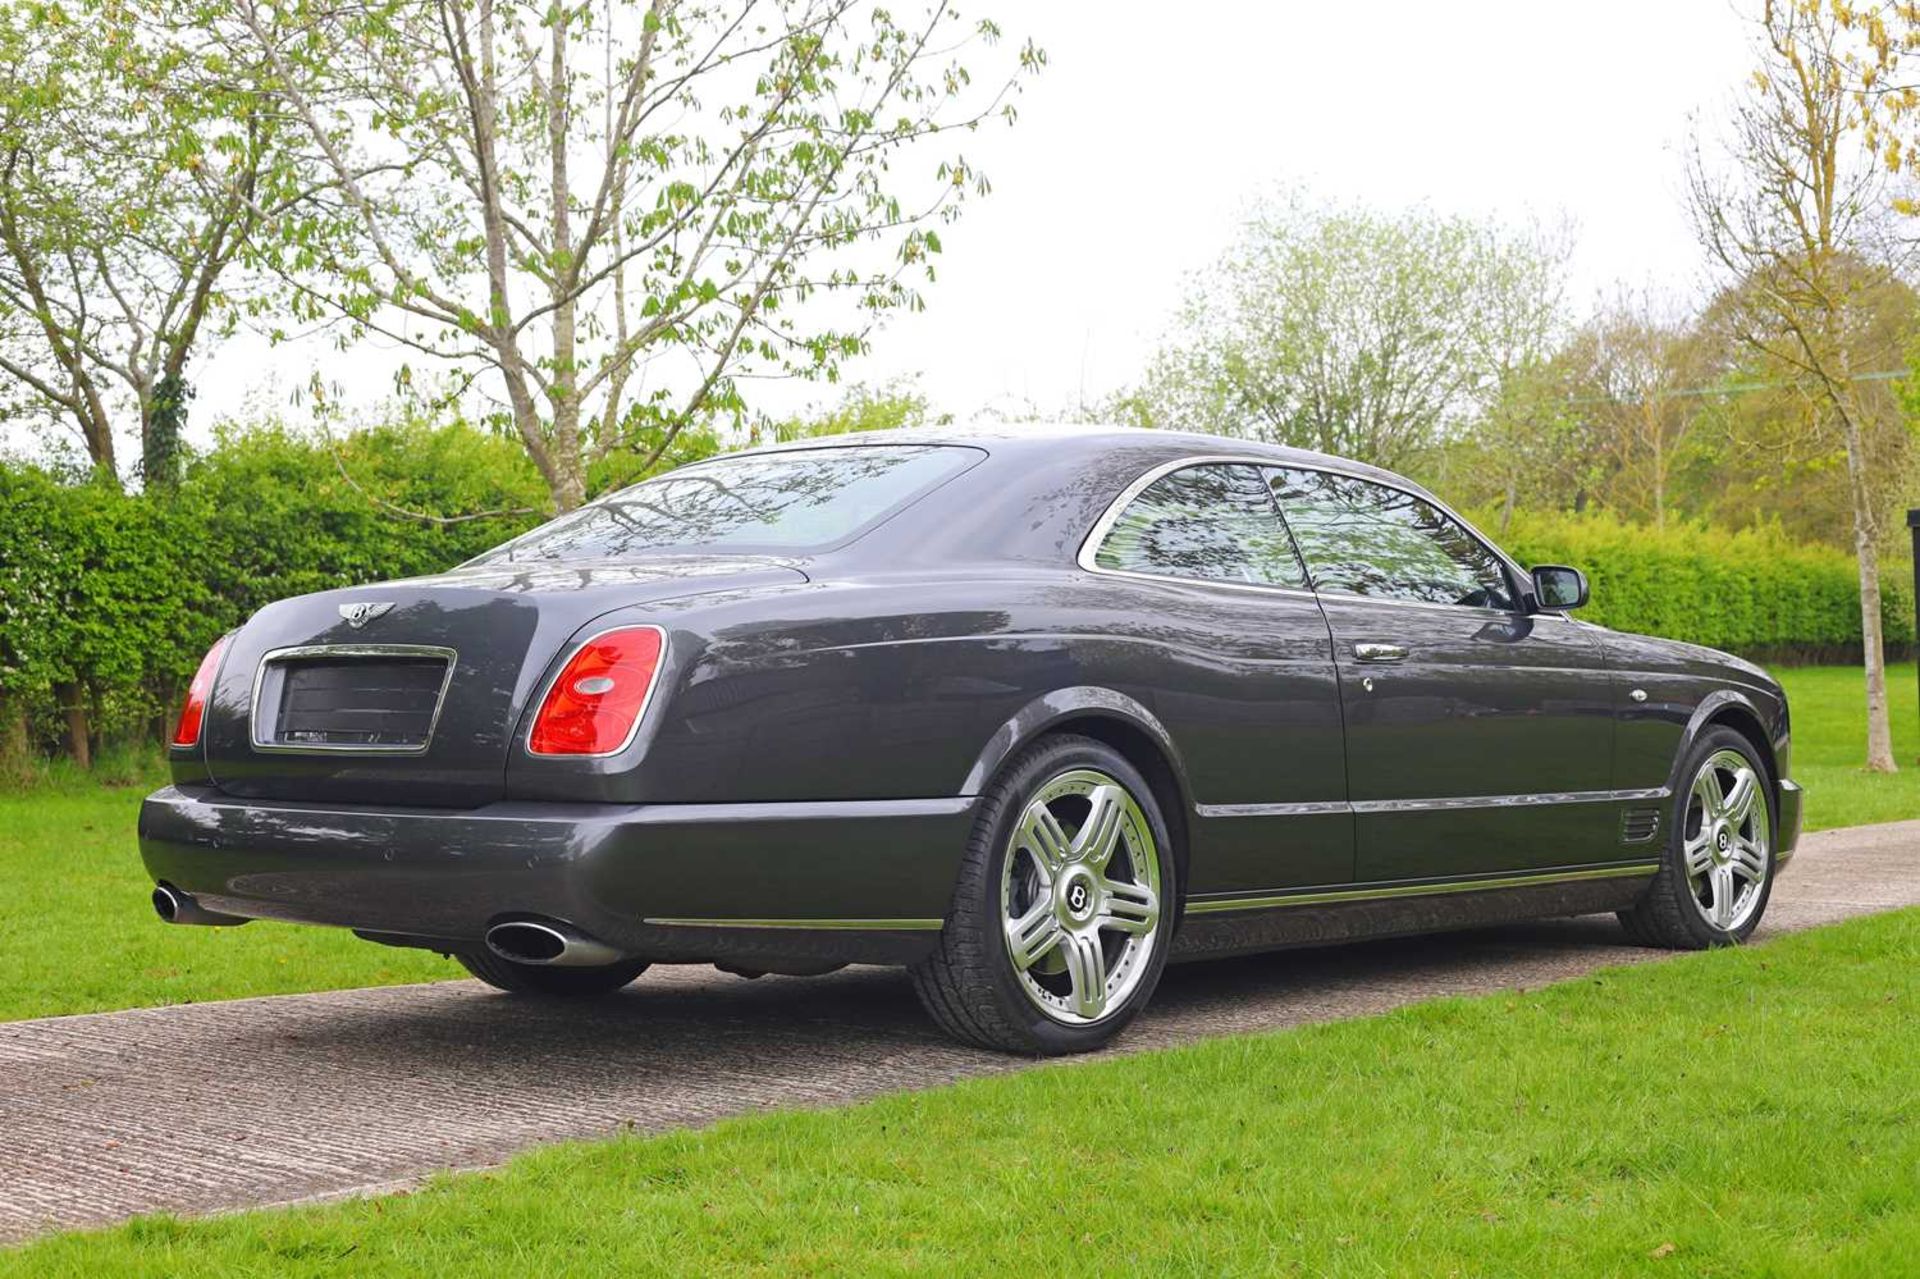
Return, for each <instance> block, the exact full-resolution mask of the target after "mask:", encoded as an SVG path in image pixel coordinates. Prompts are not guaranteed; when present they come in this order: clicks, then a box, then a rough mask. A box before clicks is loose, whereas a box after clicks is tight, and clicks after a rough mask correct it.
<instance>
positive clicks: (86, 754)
mask: <svg viewBox="0 0 1920 1279" xmlns="http://www.w3.org/2000/svg"><path fill="white" fill-rule="evenodd" d="M53 696H54V700H55V701H57V702H59V703H60V713H61V716H62V717H63V719H64V720H65V723H66V735H67V754H68V755H70V756H72V757H73V762H74V763H76V764H78V765H79V766H80V767H82V768H88V769H90V768H92V767H93V750H92V747H91V745H90V744H89V742H88V741H87V703H86V695H85V693H84V691H83V690H82V689H81V687H80V685H78V684H76V683H71V682H69V683H65V684H55V685H54V686H53Z"/></svg>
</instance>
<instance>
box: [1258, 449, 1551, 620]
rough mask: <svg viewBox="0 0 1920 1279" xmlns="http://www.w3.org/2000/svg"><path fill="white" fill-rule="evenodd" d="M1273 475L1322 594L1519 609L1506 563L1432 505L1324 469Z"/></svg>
mask: <svg viewBox="0 0 1920 1279" xmlns="http://www.w3.org/2000/svg"><path fill="white" fill-rule="evenodd" d="M1268 475H1269V476H1270V477H1271V480H1272V483H1273V495H1274V497H1275V499H1277V500H1278V501H1279V503H1280V510H1281V512H1282V513H1283V514H1284V515H1285V516H1286V518H1287V525H1288V527H1289V528H1291V529H1292V530H1293V537H1294V541H1295V542H1297V543H1298V544H1299V547H1300V554H1301V555H1302V556H1304V557H1305V558H1306V561H1307V568H1308V569H1309V571H1311V572H1312V574H1313V581H1314V585H1315V586H1317V587H1318V588H1319V589H1321V590H1323V591H1340V592H1344V593H1345V594H1348V595H1369V596H1380V597H1384V598H1387V599H1399V600H1418V601H1420V602H1422V603H1426V604H1463V605H1471V606H1475V607H1479V608H1511V607H1512V606H1513V588H1512V586H1511V584H1510V583H1509V582H1508V580H1507V571H1506V568H1505V566H1504V565H1503V564H1502V563H1501V562H1500V560H1499V558H1498V557H1496V556H1495V555H1494V554H1493V552H1492V551H1490V550H1488V549H1487V547H1486V546H1485V545H1484V544H1483V543H1482V542H1481V541H1480V540H1479V539H1478V538H1476V537H1474V536H1473V534H1471V533H1469V532H1467V530H1466V529H1465V528H1464V527H1463V526H1462V525H1461V524H1460V522H1459V521H1457V520H1455V519H1452V518H1451V517H1449V516H1447V515H1445V514H1442V513H1441V511H1440V510H1439V508H1437V507H1436V506H1434V505H1433V504H1432V503H1431V502H1426V501H1422V500H1421V499H1420V498H1417V497H1415V496H1414V495H1413V494H1411V493H1402V492H1401V491H1400V490H1399V489H1393V488H1388V487H1387V486H1386V485H1384V484H1373V483H1369V482H1368V481H1366V480H1358V479H1354V478H1352V477H1351V476H1346V475H1329V474H1327V473H1326V472H1324V471H1298V470H1292V469H1282V468H1274V469H1271V470H1269V471H1268Z"/></svg>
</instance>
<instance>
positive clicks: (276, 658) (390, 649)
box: [247, 644, 460, 755]
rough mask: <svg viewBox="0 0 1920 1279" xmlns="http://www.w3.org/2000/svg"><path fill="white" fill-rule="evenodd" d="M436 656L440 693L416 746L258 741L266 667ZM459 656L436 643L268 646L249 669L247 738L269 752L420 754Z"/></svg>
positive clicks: (434, 726) (444, 700)
mask: <svg viewBox="0 0 1920 1279" xmlns="http://www.w3.org/2000/svg"><path fill="white" fill-rule="evenodd" d="M377 657H399V658H415V659H419V658H438V659H440V660H441V661H442V662H444V663H446V673H445V674H443V675H442V676H441V677H440V692H439V694H438V695H437V696H436V697H435V699H434V703H433V716H432V717H431V718H430V719H429V720H428V721H427V737H426V740H425V741H423V742H421V743H420V744H419V745H418V746H379V745H371V746H370V745H363V744H347V743H339V744H329V743H324V742H314V743H308V744H305V745H300V746H290V745H287V744H286V743H283V742H268V741H262V740H260V727H261V725H260V694H261V691H262V690H263V689H264V688H265V686H266V680H267V668H268V667H270V666H274V665H277V664H279V663H282V662H290V661H298V660H300V659H302V658H346V659H348V660H352V659H354V658H377ZM459 664H460V655H459V654H458V653H456V652H455V651H454V650H452V649H450V648H443V647H441V646H439V645H437V644H303V645H300V646H298V647H295V648H276V649H270V650H268V651H267V652H265V653H262V654H261V655H260V664H259V665H258V666H256V667H254V671H253V695H252V698H251V701H250V703H249V705H248V707H247V740H248V741H249V743H250V744H251V745H252V746H253V749H254V750H256V751H260V752H262V753H264V754H270V755H424V754H426V753H427V751H428V749H429V748H430V747H432V745H433V733H434V730H435V729H437V728H438V727H439V726H440V712H441V710H442V709H443V708H444V707H445V706H446V704H447V687H448V685H450V684H452V683H453V669H454V667H455V666H458V665H459Z"/></svg>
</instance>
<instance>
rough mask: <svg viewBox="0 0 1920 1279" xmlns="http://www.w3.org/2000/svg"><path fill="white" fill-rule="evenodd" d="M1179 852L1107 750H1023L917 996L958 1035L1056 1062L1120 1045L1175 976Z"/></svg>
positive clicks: (1072, 745) (992, 792)
mask: <svg viewBox="0 0 1920 1279" xmlns="http://www.w3.org/2000/svg"><path fill="white" fill-rule="evenodd" d="M1174 888H1175V885H1174V883H1173V861H1172V844H1171V839H1170V837H1169V835H1168V833H1167V825H1166V821H1165V819H1164V818H1163V817H1162V815H1161V812H1160V807H1159V805H1158V803H1157V802H1156V800H1155V798H1154V794H1153V790H1152V788H1151V787H1150V786H1149V785H1148V784H1147V782H1146V779H1145V778H1144V777H1142V776H1141V775H1140V772H1139V770H1137V769H1136V768H1134V767H1133V765H1132V764H1130V763H1129V762H1128V761H1127V759H1126V757H1125V756H1123V755H1121V754H1120V753H1119V752H1118V751H1116V750H1114V749H1113V748H1112V747H1110V746H1107V745H1106V744H1105V743H1103V742H1098V741H1094V740H1092V739H1090V738H1085V737H1079V736H1069V735H1065V734H1062V735H1059V736H1055V737H1048V738H1044V739H1042V740H1041V741H1040V742H1038V743H1036V744H1035V745H1033V746H1031V747H1029V748H1027V749H1026V750H1025V751H1023V752H1021V754H1020V755H1019V756H1017V757H1016V758H1015V759H1014V760H1012V761H1011V762H1010V763H1009V764H1008V765H1007V766H1006V768H1005V769H1004V770H1003V771H1002V774H1001V776H1000V777H999V778H998V779H997V780H996V781H995V783H994V785H993V786H992V787H991V788H989V790H988V791H987V792H986V794H984V795H983V796H982V797H981V804H980V810H979V817H978V818H977V820H976V821H975V824H974V832H973V837H972V838H971V839H970V840H969V841H968V845H967V852H966V857H965V859H964V860H963V862H962V865H961V871H960V878H959V883H958V885H957V886H956V889H955V892H954V901H953V907H952V909H951V910H950V911H949V912H948V915H947V919H946V924H945V927H944V928H943V929H942V931H941V936H940V946H939V949H938V950H936V951H935V952H934V954H933V955H932V956H930V957H929V958H928V959H926V960H925V961H923V962H922V963H921V964H919V965H918V966H917V967H916V968H915V969H914V970H913V979H914V988H915V990H916V991H917V992H918V993H919V995H920V998H921V1001H922V1002H923V1003H924V1004H925V1005H926V1007H927V1010H928V1012H930V1013H931V1014H932V1015H933V1018H934V1020H936V1021H937V1022H939V1023H940V1025H941V1026H942V1027H943V1028H944V1029H946V1030H947V1031H948V1032H949V1033H951V1034H953V1035H956V1036H958V1037H959V1038H962V1039H966V1040H970V1041H971V1042H973V1043H977V1044H981V1045H983V1046H986V1047H990V1048H1000V1049H1005V1050H1007V1051H1011V1052H1025V1053H1041V1054H1047V1055H1052V1054H1058V1053H1071V1052H1086V1051H1088V1050H1090V1049H1094V1048H1099V1047H1101V1046H1103V1045H1105V1044H1106V1043H1107V1042H1108V1041H1110V1040H1111V1039H1112V1038H1113V1037H1114V1036H1115V1035H1117V1034H1119V1033H1120V1031H1121V1029H1122V1028H1124V1027H1125V1026H1126V1024H1127V1023H1128V1022H1130V1021H1131V1020H1132V1019H1133V1017H1134V1016H1135V1014H1137V1013H1138V1012H1139V1011H1140V1009H1141V1008H1142V1007H1143V1006H1144V1005H1145V1004H1146V1001H1147V1000H1148V998H1150V997H1151V995H1152V993H1153V988H1154V986H1155V985H1156V984H1157V983H1158V982H1159V980H1160V973H1161V970H1162V969H1163V968H1164V967H1165V966H1166V948H1167V938H1168V935H1169V933H1170V931H1171V919H1172V915H1173V906H1172V903H1173V902H1174V900H1176V899H1175V897H1174Z"/></svg>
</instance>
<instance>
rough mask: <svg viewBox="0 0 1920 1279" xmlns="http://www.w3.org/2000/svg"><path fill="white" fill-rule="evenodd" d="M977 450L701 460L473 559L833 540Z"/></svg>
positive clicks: (857, 450)
mask: <svg viewBox="0 0 1920 1279" xmlns="http://www.w3.org/2000/svg"><path fill="white" fill-rule="evenodd" d="M979 456H980V454H979V451H978V450H976V449H968V448H951V447H932V446H900V445H871V446H860V445H852V446H846V447H840V448H823V449H805V450H800V451H797V452H792V453H770V454H760V455H757V456H743V457H735V458H721V459H718V460H716V461H712V462H701V463H699V464H697V465H694V466H687V467H682V468H681V469H680V470H677V471H672V472H670V473H668V474H666V475H662V476H660V477H659V478H657V479H651V480H647V481H645V482H644V483H641V484H636V485H634V486H633V487H632V488H625V489H621V490H620V491H619V492H618V493H614V494H611V495H609V496H607V497H604V498H601V499H600V500H599V501H597V502H594V503H591V504H590V505H587V506H583V507H581V508H580V509H579V510H577V511H575V512H573V513H572V514H570V515H563V516H561V517H560V518H559V519H557V520H554V521H553V522H552V523H550V524H543V525H541V526H540V527H539V528H537V529H534V530H533V531H532V532H531V533H528V534H526V535H524V536H523V537H521V538H519V539H517V540H516V541H512V542H509V543H507V544H506V545H505V546H502V547H500V548H499V549H497V550H494V551H490V552H488V553H487V554H486V555H484V556H482V557H481V558H480V559H479V560H478V561H476V562H478V563H488V562H498V561H502V560H542V559H554V560H558V559H622V558H625V557H627V556H630V555H633V554H635V553H637V552H641V551H648V550H658V549H661V548H664V547H724V548H727V549H731V550H740V549H754V550H804V549H807V548H809V547H817V546H827V545H830V544H832V543H834V542H839V541H842V540H844V539H845V538H848V537H850V536H852V535H853V534H855V533H857V532H859V531H860V530H861V529H863V528H865V527H866V526H867V525H869V524H871V523H873V522H874V521H875V520H877V519H879V518H880V517H881V516H883V515H885V514H887V513H888V512H890V511H892V510H894V509H895V508H896V507H899V506H901V505H902V504H904V503H905V502H907V501H909V500H911V499H912V498H914V497H917V496H918V495H919V494H921V493H923V492H925V491H926V490H927V489H928V488H930V487H931V486H932V485H934V484H936V483H938V482H939V481H941V480H943V479H946V478H947V477H949V476H951V475H953V474H955V473H956V472H958V471H959V470H961V469H962V468H963V467H965V466H967V465H968V464H969V463H971V462H973V461H974V460H976V459H977V458H978V457H979Z"/></svg>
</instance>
